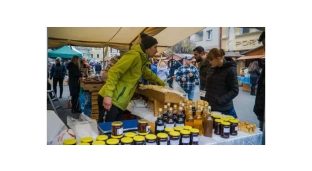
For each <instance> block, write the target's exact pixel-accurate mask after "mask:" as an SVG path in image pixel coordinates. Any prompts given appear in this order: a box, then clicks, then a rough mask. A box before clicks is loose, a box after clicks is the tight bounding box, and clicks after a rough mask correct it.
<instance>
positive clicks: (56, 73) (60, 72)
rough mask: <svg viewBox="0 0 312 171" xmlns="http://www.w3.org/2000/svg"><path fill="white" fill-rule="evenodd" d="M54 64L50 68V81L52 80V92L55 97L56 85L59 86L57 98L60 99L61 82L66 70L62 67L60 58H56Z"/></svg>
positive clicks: (61, 91)
mask: <svg viewBox="0 0 312 171" xmlns="http://www.w3.org/2000/svg"><path fill="white" fill-rule="evenodd" d="M55 61H56V62H55V63H56V64H55V65H53V66H52V68H51V74H50V79H52V78H53V91H54V92H55V95H57V88H56V86H57V83H58V84H59V86H60V96H59V98H62V94H63V80H64V77H65V74H66V68H65V66H64V65H62V63H61V58H60V57H57V58H56V60H55Z"/></svg>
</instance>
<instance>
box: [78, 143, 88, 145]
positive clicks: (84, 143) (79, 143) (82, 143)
mask: <svg viewBox="0 0 312 171" xmlns="http://www.w3.org/2000/svg"><path fill="white" fill-rule="evenodd" d="M77 145H90V144H89V143H78V144H77Z"/></svg>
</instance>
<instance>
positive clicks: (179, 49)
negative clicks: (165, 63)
mask: <svg viewBox="0 0 312 171" xmlns="http://www.w3.org/2000/svg"><path fill="white" fill-rule="evenodd" d="M195 47H196V44H195V42H193V41H191V40H190V38H186V39H184V40H182V41H181V42H179V43H178V44H176V45H174V46H172V47H171V48H169V49H168V50H166V54H167V55H172V54H174V53H193V49H194V48H195Z"/></svg>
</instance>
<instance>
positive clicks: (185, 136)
mask: <svg viewBox="0 0 312 171" xmlns="http://www.w3.org/2000/svg"><path fill="white" fill-rule="evenodd" d="M180 133H181V138H180V145H190V134H191V132H190V131H188V130H182V131H181V132H180Z"/></svg>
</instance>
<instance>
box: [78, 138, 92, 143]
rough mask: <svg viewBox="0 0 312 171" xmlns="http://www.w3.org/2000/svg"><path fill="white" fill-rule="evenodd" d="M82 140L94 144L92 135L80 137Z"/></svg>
mask: <svg viewBox="0 0 312 171" xmlns="http://www.w3.org/2000/svg"><path fill="white" fill-rule="evenodd" d="M80 141H81V142H82V143H89V144H92V142H93V138H92V137H83V138H81V139H80Z"/></svg>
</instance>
